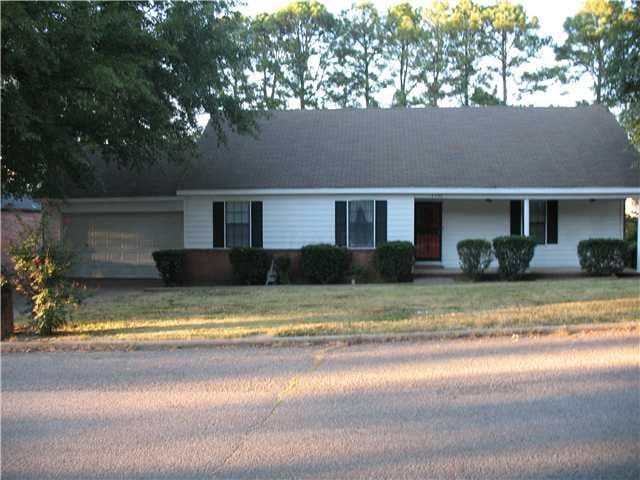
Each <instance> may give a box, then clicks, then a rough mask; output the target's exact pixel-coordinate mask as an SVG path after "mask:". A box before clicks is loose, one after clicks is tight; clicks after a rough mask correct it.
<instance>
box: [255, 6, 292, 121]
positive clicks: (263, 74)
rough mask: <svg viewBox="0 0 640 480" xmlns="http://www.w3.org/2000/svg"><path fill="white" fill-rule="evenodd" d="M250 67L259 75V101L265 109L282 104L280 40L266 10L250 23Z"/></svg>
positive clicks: (283, 95) (282, 47) (270, 16)
mask: <svg viewBox="0 0 640 480" xmlns="http://www.w3.org/2000/svg"><path fill="white" fill-rule="evenodd" d="M250 32H251V45H252V51H251V57H252V70H253V71H255V72H256V73H257V74H258V76H259V77H260V80H259V89H258V92H259V102H260V104H261V105H262V106H263V107H264V108H266V109H269V110H271V109H280V108H285V107H286V100H287V99H286V96H287V92H286V90H285V88H284V75H283V72H282V67H281V66H282V65H283V64H284V62H285V49H284V42H283V40H282V37H281V35H280V26H279V25H278V22H277V20H276V18H275V17H274V16H273V15H270V14H268V13H262V14H259V15H257V16H256V17H255V18H254V19H253V20H251V24H250Z"/></svg>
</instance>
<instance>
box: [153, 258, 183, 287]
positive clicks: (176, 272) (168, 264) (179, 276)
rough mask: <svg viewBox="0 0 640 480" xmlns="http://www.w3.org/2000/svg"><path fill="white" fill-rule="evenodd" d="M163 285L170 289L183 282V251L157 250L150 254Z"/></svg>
mask: <svg viewBox="0 0 640 480" xmlns="http://www.w3.org/2000/svg"><path fill="white" fill-rule="evenodd" d="M151 256H152V257H153V261H154V262H155V264H156V268H157V269H158V272H159V273H160V277H161V278H162V281H163V282H164V284H165V285H167V286H169V287H172V286H175V285H182V283H183V282H184V277H183V274H184V256H185V254H184V250H157V251H155V252H153V253H152V254H151Z"/></svg>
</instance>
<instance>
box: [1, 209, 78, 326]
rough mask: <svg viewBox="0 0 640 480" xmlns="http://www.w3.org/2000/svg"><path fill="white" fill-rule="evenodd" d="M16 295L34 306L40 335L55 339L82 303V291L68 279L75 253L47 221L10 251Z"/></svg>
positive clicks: (32, 229)
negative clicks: (53, 335)
mask: <svg viewBox="0 0 640 480" xmlns="http://www.w3.org/2000/svg"><path fill="white" fill-rule="evenodd" d="M9 254H10V256H11V259H12V260H13V263H14V270H15V276H14V279H13V281H14V284H15V287H16V291H17V292H18V293H20V294H22V295H25V296H26V297H27V298H28V299H29V301H30V303H31V317H32V324H33V327H34V328H35V330H36V331H37V332H38V334H39V335H51V334H52V333H53V331H54V330H56V329H57V328H60V327H61V326H62V325H64V324H65V323H66V322H67V321H68V320H69V318H70V316H71V308H72V307H73V306H75V305H78V304H79V303H80V287H79V285H78V284H77V283H75V282H72V281H71V280H69V279H68V276H69V273H70V272H71V266H72V263H73V252H72V251H71V250H70V249H69V248H68V247H67V246H66V245H64V243H63V242H62V241H60V240H57V239H54V238H52V236H51V235H50V234H49V228H48V222H47V219H46V217H43V219H42V221H41V222H40V224H39V225H37V226H35V227H31V228H27V229H25V230H24V232H23V234H22V236H21V237H20V239H19V240H18V241H17V242H16V243H15V244H14V245H12V246H11V247H10V249H9Z"/></svg>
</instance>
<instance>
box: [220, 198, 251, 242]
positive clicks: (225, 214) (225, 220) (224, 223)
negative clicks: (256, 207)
mask: <svg viewBox="0 0 640 480" xmlns="http://www.w3.org/2000/svg"><path fill="white" fill-rule="evenodd" d="M215 201H216V202H219V201H220V200H215ZM253 202H254V201H253V200H222V203H223V204H224V208H223V211H224V218H223V219H222V225H223V236H224V247H215V250H229V249H230V248H234V247H229V246H228V245H227V203H248V204H249V245H248V247H251V245H253V231H252V229H251V227H252V225H253V218H252V216H251V215H252V212H251V210H252V208H251V204H252V203H253ZM211 204H212V205H213V202H212V203H211ZM212 228H213V226H212Z"/></svg>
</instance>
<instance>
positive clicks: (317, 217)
mask: <svg viewBox="0 0 640 480" xmlns="http://www.w3.org/2000/svg"><path fill="white" fill-rule="evenodd" d="M350 199H368V200H387V201H388V204H387V238H388V239H389V240H408V241H413V197H411V196H408V195H402V196H389V197H386V196H381V195H369V196H364V197H354V196H344V195H343V196H331V195H295V196H289V195H287V196H284V195H283V196H275V195H273V196H255V197H242V198H239V197H227V198H224V197H211V196H202V197H189V198H186V199H185V203H184V245H185V248H211V247H212V245H213V213H212V209H213V202H214V201H224V200H227V201H230V200H253V201H262V202H263V242H264V243H263V245H264V248H273V249H297V248H300V247H302V246H304V245H308V244H311V243H333V242H334V241H335V211H334V210H335V201H336V200H350Z"/></svg>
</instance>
